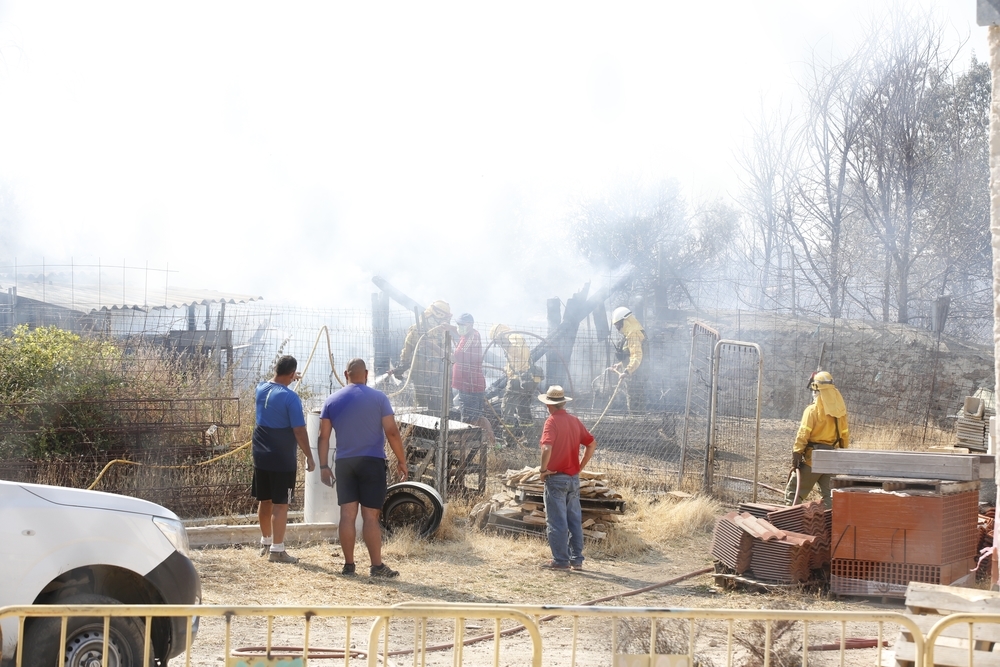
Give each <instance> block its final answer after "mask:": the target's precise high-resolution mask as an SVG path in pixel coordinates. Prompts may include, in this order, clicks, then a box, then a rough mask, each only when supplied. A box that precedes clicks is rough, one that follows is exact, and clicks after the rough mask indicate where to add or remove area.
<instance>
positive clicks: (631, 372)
mask: <svg viewBox="0 0 1000 667" xmlns="http://www.w3.org/2000/svg"><path fill="white" fill-rule="evenodd" d="M611 323H612V324H614V325H615V329H617V330H618V331H620V332H621V334H622V339H621V340H620V341H619V342H618V345H617V346H616V348H615V358H616V359H618V363H617V364H615V370H616V371H618V372H619V373H621V374H623V375H624V376H625V382H626V387H627V388H628V411H629V412H630V413H638V412H644V411H645V410H646V368H644V367H643V365H642V362H643V358H644V357H645V356H647V355H646V352H647V351H648V347H647V345H648V344H647V343H646V331H645V330H644V329H643V328H642V325H641V324H639V320H637V319H636V318H635V315H633V314H632V311H631V310H629V309H628V308H626V307H625V306H619V307H618V308H615V310H614V312H613V313H612V314H611Z"/></svg>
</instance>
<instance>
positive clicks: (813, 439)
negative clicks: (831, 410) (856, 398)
mask: <svg viewBox="0 0 1000 667" xmlns="http://www.w3.org/2000/svg"><path fill="white" fill-rule="evenodd" d="M838 438H839V442H838ZM809 443H817V444H823V445H832V446H835V447H836V448H838V449H847V447H848V446H849V445H850V444H851V432H850V430H849V429H848V425H847V411H846V410H844V414H843V415H842V416H840V417H834V416H833V415H830V414H827V413H826V411H825V410H823V405H822V402H821V400H820V399H817V400H816V402H815V403H812V404H811V405H809V406H808V407H807V408H806V409H805V411H804V412H803V413H802V422H801V423H800V424H799V432H798V434H797V435H796V436H795V446H794V447H793V448H792V451H794V452H795V453H796V454H803V455H804V456H803V461H804V462H805V464H806V465H807V466H809V467H812V447H809V446H808V445H809Z"/></svg>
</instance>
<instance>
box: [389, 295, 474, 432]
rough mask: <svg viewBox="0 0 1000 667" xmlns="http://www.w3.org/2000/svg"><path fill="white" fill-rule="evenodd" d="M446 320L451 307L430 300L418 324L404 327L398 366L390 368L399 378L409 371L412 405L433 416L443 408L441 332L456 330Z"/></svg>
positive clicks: (449, 316)
mask: <svg viewBox="0 0 1000 667" xmlns="http://www.w3.org/2000/svg"><path fill="white" fill-rule="evenodd" d="M450 322H451V306H450V305H448V302H447V301H435V302H434V303H432V304H431V305H430V306H429V307H428V308H427V310H425V311H424V314H423V315H422V316H421V317H420V326H417V325H416V324H413V325H411V326H410V328H409V330H407V332H406V339H405V340H404V341H403V351H402V352H401V353H400V355H399V365H398V366H396V368H395V369H394V371H393V373H394V375H395V376H396V377H397V378H399V379H402V375H403V371H405V370H406V369H409V370H410V385H411V386H412V387H413V397H414V400H415V402H416V404H417V405H418V406H420V407H422V408H426V409H427V411H428V413H429V414H431V415H434V416H435V417H437V416H440V414H441V410H442V408H443V403H442V401H441V397H442V395H443V394H442V392H443V390H444V363H445V361H444V353H445V349H444V334H445V331H451V332H452V334H456V333H457V332H458V330H457V329H456V328H455V327H454V326H452V325H451V324H450ZM421 336H423V340H422V341H421ZM418 341H420V344H419V349H418V346H417V343H418ZM449 384H450V383H449Z"/></svg>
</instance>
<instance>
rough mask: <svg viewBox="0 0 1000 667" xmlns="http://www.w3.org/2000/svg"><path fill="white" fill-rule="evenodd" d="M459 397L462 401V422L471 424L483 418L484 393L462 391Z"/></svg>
mask: <svg viewBox="0 0 1000 667" xmlns="http://www.w3.org/2000/svg"><path fill="white" fill-rule="evenodd" d="M458 396H459V398H460V399H461V401H462V421H464V422H465V423H467V424H471V423H472V422H474V421H476V420H477V419H479V418H480V417H482V416H483V401H484V399H485V396H486V394H485V393H484V392H471V391H460V392H458Z"/></svg>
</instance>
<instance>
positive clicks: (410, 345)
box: [399, 318, 447, 368]
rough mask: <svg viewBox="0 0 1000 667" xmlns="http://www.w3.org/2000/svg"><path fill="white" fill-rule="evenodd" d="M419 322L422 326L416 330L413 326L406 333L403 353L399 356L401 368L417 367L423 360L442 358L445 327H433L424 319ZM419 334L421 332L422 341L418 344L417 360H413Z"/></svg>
mask: <svg viewBox="0 0 1000 667" xmlns="http://www.w3.org/2000/svg"><path fill="white" fill-rule="evenodd" d="M421 320H422V324H423V326H421V327H419V328H418V327H417V325H415V324H413V325H411V326H410V328H409V329H408V330H407V332H406V339H405V340H404V341H403V351H402V352H401V353H400V355H399V365H400V366H402V367H403V368H408V367H410V366H411V365H417V366H419V365H420V362H421V361H422V360H424V359H434V360H438V359H443V358H444V334H445V331H446V330H447V326H446V325H443V324H437V325H436V326H435V323H434V322H433V321H431V322H428V320H427V319H426V318H421ZM421 332H423V335H424V339H423V342H422V343H420V350H419V352H420V353H419V354H418V355H417V356H418V359H416V360H414V358H413V354H414V352H416V351H417V349H416V348H417V341H419V340H420V336H421ZM415 362H416V363H415Z"/></svg>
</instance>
